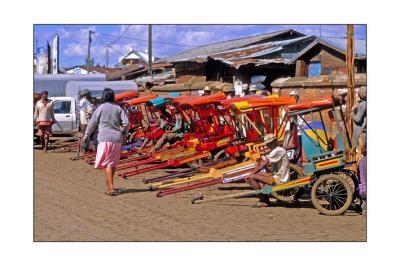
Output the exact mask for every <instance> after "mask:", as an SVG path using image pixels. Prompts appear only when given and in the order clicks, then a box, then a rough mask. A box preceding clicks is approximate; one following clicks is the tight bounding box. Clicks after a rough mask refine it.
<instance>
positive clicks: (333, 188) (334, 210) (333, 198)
mask: <svg viewBox="0 0 400 266" xmlns="http://www.w3.org/2000/svg"><path fill="white" fill-rule="evenodd" d="M352 200H353V189H352V188H351V186H350V184H349V183H348V182H347V181H346V180H345V179H344V178H343V177H341V176H339V175H337V174H326V175H322V176H320V177H319V178H318V180H317V181H316V182H315V183H314V185H313V186H312V189H311V201H312V203H313V205H314V207H315V208H316V209H317V210H318V211H319V212H321V213H322V214H325V215H340V214H343V213H344V212H346V211H347V209H348V208H349V207H350V205H351V202H352Z"/></svg>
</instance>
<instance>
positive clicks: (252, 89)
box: [249, 84, 257, 94]
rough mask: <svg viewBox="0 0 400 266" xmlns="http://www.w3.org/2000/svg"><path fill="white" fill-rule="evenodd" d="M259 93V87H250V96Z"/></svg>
mask: <svg viewBox="0 0 400 266" xmlns="http://www.w3.org/2000/svg"><path fill="white" fill-rule="evenodd" d="M256 92H257V87H256V85H254V84H253V85H250V89H249V94H256Z"/></svg>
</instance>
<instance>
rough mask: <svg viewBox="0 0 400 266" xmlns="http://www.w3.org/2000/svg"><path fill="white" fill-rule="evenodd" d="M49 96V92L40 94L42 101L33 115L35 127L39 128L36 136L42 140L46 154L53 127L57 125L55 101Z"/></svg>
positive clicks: (37, 104) (39, 101)
mask: <svg viewBox="0 0 400 266" xmlns="http://www.w3.org/2000/svg"><path fill="white" fill-rule="evenodd" d="M48 94H49V93H48V92H47V91H42V92H41V93H40V100H38V101H37V103H36V106H35V113H34V115H33V122H34V125H36V126H38V131H37V133H36V135H37V136H39V137H40V139H41V142H42V149H43V151H44V152H46V151H47V148H48V145H49V138H50V136H51V126H52V125H53V124H54V123H56V118H55V117H54V108H53V101H52V100H50V99H49V98H47V96H48Z"/></svg>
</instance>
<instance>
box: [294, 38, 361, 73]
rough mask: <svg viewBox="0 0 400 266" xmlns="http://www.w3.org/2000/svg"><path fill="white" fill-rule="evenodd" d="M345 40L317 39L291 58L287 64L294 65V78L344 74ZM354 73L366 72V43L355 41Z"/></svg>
mask: <svg viewBox="0 0 400 266" xmlns="http://www.w3.org/2000/svg"><path fill="white" fill-rule="evenodd" d="M346 45H347V40H346V39H337V38H323V37H319V38H317V39H315V40H314V41H313V42H312V43H311V44H309V45H308V46H307V47H306V48H305V49H304V50H303V51H301V52H300V53H299V54H297V55H296V56H295V57H293V58H292V59H291V60H290V61H289V64H292V65H296V77H299V76H300V77H301V76H305V77H316V76H320V75H330V74H332V73H335V72H336V73H343V74H346ZM354 50H355V60H354V65H355V71H354V72H355V73H366V71H367V53H366V50H367V42H366V40H355V41H354Z"/></svg>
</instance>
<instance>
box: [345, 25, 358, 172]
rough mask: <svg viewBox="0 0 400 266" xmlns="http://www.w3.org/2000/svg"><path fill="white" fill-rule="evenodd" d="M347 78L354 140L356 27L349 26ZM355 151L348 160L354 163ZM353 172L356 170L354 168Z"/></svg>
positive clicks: (348, 113) (350, 133)
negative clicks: (352, 116)
mask: <svg viewBox="0 0 400 266" xmlns="http://www.w3.org/2000/svg"><path fill="white" fill-rule="evenodd" d="M346 76H347V99H346V120H347V121H346V123H347V128H348V130H349V137H350V140H352V136H353V123H352V120H351V115H350V114H351V111H352V109H353V106H354V98H355V95H354V94H355V93H354V85H355V80H354V25H352V24H350V25H347V49H346ZM354 152H355V149H354V147H352V149H351V151H349V153H348V152H346V153H347V156H346V157H347V159H348V160H349V161H354V160H355V159H356V156H355V153H354ZM353 170H356V169H355V167H353Z"/></svg>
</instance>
